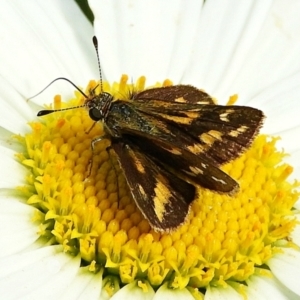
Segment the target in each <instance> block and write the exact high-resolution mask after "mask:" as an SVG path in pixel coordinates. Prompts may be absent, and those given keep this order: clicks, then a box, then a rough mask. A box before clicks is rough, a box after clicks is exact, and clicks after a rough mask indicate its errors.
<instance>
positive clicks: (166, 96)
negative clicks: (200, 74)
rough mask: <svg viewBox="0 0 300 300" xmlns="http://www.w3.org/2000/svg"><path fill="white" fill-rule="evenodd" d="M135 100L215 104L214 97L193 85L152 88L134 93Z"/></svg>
mask: <svg viewBox="0 0 300 300" xmlns="http://www.w3.org/2000/svg"><path fill="white" fill-rule="evenodd" d="M132 100H133V101H142V102H145V101H151V100H160V101H165V102H171V103H172V102H175V103H190V104H214V102H213V100H212V98H211V97H210V96H209V95H208V94H207V93H205V92H204V91H201V90H199V89H197V88H195V87H193V86H191V85H180V84H179V85H173V86H166V87H159V88H151V89H147V90H144V91H142V92H139V93H136V94H134V95H133V99H132Z"/></svg>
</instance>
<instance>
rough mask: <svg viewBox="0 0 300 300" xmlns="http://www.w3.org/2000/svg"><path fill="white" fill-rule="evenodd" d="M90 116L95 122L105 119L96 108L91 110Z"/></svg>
mask: <svg viewBox="0 0 300 300" xmlns="http://www.w3.org/2000/svg"><path fill="white" fill-rule="evenodd" d="M89 116H90V118H91V119H92V120H93V121H100V120H102V119H103V114H102V113H101V111H100V110H99V109H98V108H96V107H92V108H90V110H89Z"/></svg>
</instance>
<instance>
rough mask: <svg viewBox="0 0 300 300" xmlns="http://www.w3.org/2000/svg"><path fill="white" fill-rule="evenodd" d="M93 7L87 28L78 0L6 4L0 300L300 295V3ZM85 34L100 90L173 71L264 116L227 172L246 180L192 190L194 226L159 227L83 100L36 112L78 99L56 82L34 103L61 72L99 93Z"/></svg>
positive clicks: (159, 79)
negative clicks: (222, 190)
mask: <svg viewBox="0 0 300 300" xmlns="http://www.w3.org/2000/svg"><path fill="white" fill-rule="evenodd" d="M90 6H91V8H92V10H93V12H94V15H95V22H94V28H92V25H91V24H89V23H88V21H87V20H86V19H85V18H84V16H83V15H82V13H81V12H80V10H79V9H78V7H77V6H76V5H75V4H74V3H73V2H72V1H63V2H62V1H59V0H53V1H47V2H45V3H44V2H42V1H39V2H38V1H33V0H32V1H26V4H25V3H24V1H23V2H22V1H21V0H19V1H10V2H8V1H7V2H6V3H4V4H3V5H2V7H1V11H0V15H1V21H2V26H1V28H0V31H1V38H2V43H1V46H0V55H1V59H2V62H1V65H0V70H1V81H0V82H1V108H2V109H1V112H0V114H1V117H0V128H1V129H0V130H1V139H0V141H1V144H0V151H1V154H2V156H1V158H0V168H1V174H0V176H1V177H0V178H1V180H0V182H1V190H0V193H1V197H0V205H1V206H0V221H1V225H2V226H1V231H0V239H1V247H0V249H1V250H0V266H1V267H0V294H1V296H2V297H3V298H4V299H20V298H22V299H50V298H54V297H56V298H59V299H77V298H85V299H108V298H110V297H111V298H112V299H127V298H128V297H133V298H134V297H135V298H136V299H161V298H164V297H165V298H168V299H177V298H178V299H179V298H180V299H181V298H184V299H203V298H204V299H220V298H228V299H242V298H248V299H257V298H267V297H270V296H271V297H273V298H274V299H298V298H299V296H300V287H299V284H298V278H299V275H300V252H299V243H300V233H299V224H298V222H299V214H298V208H299V202H297V200H298V197H299V192H298V190H297V189H298V187H299V183H298V182H297V181H296V179H297V178H299V175H300V164H299V161H300V145H299V143H298V142H297V137H298V136H299V134H300V121H299V118H298V114H299V108H298V102H297V101H298V96H299V95H300V85H299V82H300V80H299V79H300V61H299V59H298V58H299V54H300V40H299V34H298V33H299V29H300V20H299V17H298V16H299V13H300V3H298V1H286V0H285V1H283V0H281V1H247V2H244V1H222V0H214V1H212V0H209V1H205V3H202V2H201V1H192V0H191V1H163V2H162V1H153V0H152V1H143V2H138V1H126V2H125V1H119V2H112V1H92V0H91V1H90ZM94 34H95V35H96V36H97V37H98V43H99V54H100V59H101V67H102V71H103V75H104V79H105V81H104V82H103V88H104V90H105V91H108V92H110V93H112V94H114V95H115V96H116V97H121V96H126V94H128V90H132V88H136V89H141V88H145V87H149V86H160V85H166V84H170V81H169V80H165V79H170V80H171V81H172V82H173V83H174V84H179V83H181V84H192V85H194V86H196V87H199V88H202V89H205V91H206V92H208V93H209V94H210V95H212V96H213V97H214V98H216V99H217V101H218V103H219V104H223V105H226V103H227V102H228V99H230V100H229V102H230V103H231V102H235V99H236V98H235V97H232V95H234V94H236V93H238V95H239V99H238V102H237V103H238V104H239V105H249V106H252V107H257V108H259V109H261V110H263V111H264V113H265V115H266V116H267V119H266V121H265V125H264V127H263V129H262V134H261V135H260V136H258V137H257V139H256V140H255V141H254V143H253V146H252V147H251V148H250V149H249V150H247V151H246V152H245V153H244V154H243V155H242V156H241V157H240V158H238V159H236V160H235V161H233V162H231V163H229V164H226V165H224V166H223V169H224V170H225V172H226V173H228V174H229V175H230V176H232V177H233V178H235V179H236V180H238V182H239V184H240V186H241V191H240V192H239V193H238V194H237V195H234V196H232V197H230V196H226V195H225V196H224V195H223V196H220V195H216V193H213V192H211V191H207V190H204V189H201V188H199V195H200V196H199V199H195V201H194V202H193V204H192V209H191V214H190V216H189V219H188V221H187V222H186V223H185V224H184V225H182V226H181V227H180V228H178V230H176V231H174V232H172V233H158V232H155V231H154V230H153V229H151V227H150V226H149V224H148V222H147V220H145V219H144V217H143V216H142V214H141V213H140V211H139V210H138V209H137V207H136V206H135V204H134V202H133V200H132V198H131V197H130V193H129V191H128V187H127V185H126V180H125V179H124V176H123V175H122V172H121V170H119V168H118V166H117V164H115V166H114V167H112V161H113V158H111V157H110V156H109V155H108V153H107V151H106V148H107V147H108V145H109V143H108V141H106V140H103V141H101V142H99V143H97V145H96V147H95V149H94V152H92V150H91V141H92V140H93V139H94V138H95V137H98V136H101V135H102V134H103V126H102V124H98V123H97V124H96V125H93V122H92V120H90V118H89V116H88V114H87V113H86V111H85V110H84V109H73V110H67V111H64V112H57V113H54V114H50V115H48V116H44V117H42V118H38V117H36V114H37V112H38V111H39V110H41V109H42V105H47V107H52V108H54V109H59V108H66V107H72V106H77V105H80V104H82V102H83V101H84V98H83V97H82V95H81V94H80V93H79V91H77V90H76V91H75V93H74V92H73V87H72V86H70V85H68V84H67V83H66V82H63V81H57V82H55V83H54V84H53V85H51V86H50V87H49V88H48V89H46V90H45V91H43V93H42V94H40V95H39V96H37V97H35V98H34V99H31V100H29V101H28V98H29V97H30V96H32V95H34V94H36V93H37V92H38V91H40V90H41V89H42V88H43V87H45V86H46V85H47V84H48V83H49V82H50V81H51V80H53V79H55V78H57V77H66V78H68V79H70V80H72V82H74V83H75V84H76V85H78V86H79V87H81V89H82V90H84V92H86V93H89V91H91V90H95V91H96V92H97V91H98V90H99V87H98V78H99V75H98V71H97V61H96V57H95V50H94V49H93V47H92V43H91V37H92V36H93V35H94ZM121 74H128V76H129V78H128V77H126V76H125V75H123V76H121ZM142 75H144V76H145V77H141V76H142ZM120 77H121V80H118V79H119V78H120ZM53 99H54V100H53ZM52 102H53V103H52ZM277 137H280V139H279V138H277ZM283 149H284V150H283ZM287 153H288V154H289V156H287ZM91 159H92V162H93V163H92V165H91V164H90V161H91ZM86 174H88V176H87V175H86ZM118 188H119V189H118Z"/></svg>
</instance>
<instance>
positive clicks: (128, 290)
mask: <svg viewBox="0 0 300 300" xmlns="http://www.w3.org/2000/svg"><path fill="white" fill-rule="evenodd" d="M143 284H146V286H147V287H146V288H145V287H144V288H143V289H142V288H140V287H139V286H138V285H139V282H138V281H137V280H135V281H134V282H131V283H129V284H127V285H125V286H124V287H123V288H122V289H120V290H119V291H118V292H116V293H115V294H114V295H113V296H112V297H111V300H123V299H129V298H130V299H131V300H135V299H136V300H140V299H145V300H151V299H153V297H154V295H155V293H154V290H153V288H152V287H151V285H150V284H149V283H148V282H147V281H146V282H143ZM145 289H147V291H145Z"/></svg>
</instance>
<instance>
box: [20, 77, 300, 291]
mask: <svg viewBox="0 0 300 300" xmlns="http://www.w3.org/2000/svg"><path fill="white" fill-rule="evenodd" d="M145 80H146V79H145V77H141V78H139V79H138V81H137V83H136V84H128V82H127V81H128V77H126V76H125V75H123V76H122V78H121V80H120V82H119V83H114V84H112V85H110V84H108V83H106V82H104V83H103V89H104V91H106V92H109V93H111V94H112V95H115V97H116V98H118V97H125V96H126V95H128V97H130V95H132V91H135V90H138V91H139V90H141V89H143V88H144V87H145ZM171 84H172V83H171V82H170V81H169V80H166V81H165V83H164V84H163V86H168V85H171ZM157 86H159V85H157ZM99 89H100V87H99V85H98V83H97V82H95V81H91V82H90V83H89V85H88V87H87V88H86V91H85V93H86V94H89V93H91V92H94V93H99ZM124 100H127V99H124ZM128 100H130V99H128ZM84 101H85V99H84V98H83V97H82V95H81V94H80V93H79V92H78V91H76V92H75V94H74V97H73V98H72V99H66V101H65V102H63V101H62V99H61V97H60V96H59V95H57V96H55V97H54V103H53V105H52V106H50V107H54V108H67V107H74V106H79V105H82V104H83V103H84ZM230 103H231V102H230ZM229 113H230V112H228V113H226V115H225V114H224V116H223V117H222V118H223V119H227V116H228V114H229ZM29 126H30V132H29V133H28V134H27V135H26V136H25V137H24V139H19V141H20V143H22V145H23V147H24V153H21V154H19V155H18V156H17V157H18V159H19V160H20V162H21V163H22V164H23V165H25V166H26V168H27V169H28V176H27V177H26V180H27V185H26V186H25V187H20V188H19V190H20V191H21V192H23V193H24V195H25V196H26V197H27V199H28V200H27V203H28V204H29V205H32V206H34V207H36V208H38V209H39V211H40V215H39V216H38V218H37V217H34V216H33V217H32V219H33V220H34V221H35V222H36V221H37V219H38V220H40V222H41V224H40V228H41V230H40V231H39V233H38V234H39V235H40V236H41V237H42V238H45V239H46V240H47V241H49V243H53V244H61V245H62V246H63V249H64V251H65V252H66V255H67V253H69V254H70V255H80V256H81V260H82V263H81V265H82V266H89V269H90V270H91V271H93V272H96V271H97V270H98V271H99V272H103V274H104V280H103V282H104V285H103V286H104V288H105V289H107V290H109V293H110V294H111V295H112V294H113V293H114V292H115V291H116V290H117V289H118V287H119V286H120V285H121V286H123V285H125V284H128V283H131V282H133V281H135V280H137V282H140V283H143V284H144V282H145V280H147V281H146V282H149V283H150V285H152V287H154V288H155V289H156V288H157V287H159V286H161V285H162V284H164V283H165V282H167V283H168V285H169V286H170V287H172V288H174V289H182V288H185V287H188V288H191V289H195V288H198V289H201V291H203V290H205V289H206V288H207V287H208V286H210V285H214V286H217V285H220V286H224V285H226V284H227V282H229V281H230V282H238V283H239V284H244V282H245V281H246V280H247V279H248V278H249V277H250V276H251V275H253V274H254V272H255V270H256V269H258V268H266V265H265V263H266V261H267V260H268V259H270V258H271V257H272V255H273V254H275V253H278V251H279V250H278V249H279V247H278V245H279V244H280V245H282V243H285V245H286V247H289V246H290V247H293V246H294V244H293V242H292V241H291V240H290V238H289V236H290V234H291V232H292V231H293V229H294V228H295V226H296V218H295V216H294V213H295V212H294V210H293V206H294V204H295V202H296V201H297V199H298V197H299V193H298V192H297V188H298V187H299V182H297V181H295V182H293V183H291V182H290V181H289V180H288V179H289V176H290V174H291V173H292V167H291V166H290V165H288V164H287V163H285V162H284V161H283V159H284V157H285V155H286V154H285V153H284V152H282V151H278V150H277V149H276V142H277V139H276V138H274V137H268V136H264V135H260V136H258V137H257V138H256V139H255V141H254V142H253V145H252V147H251V148H250V149H248V150H247V151H246V152H245V153H244V154H243V155H242V156H241V157H239V158H238V159H236V160H234V161H233V162H231V163H230V164H227V165H225V166H223V170H224V171H225V172H226V173H227V174H229V175H230V176H231V177H233V178H234V179H235V180H236V181H238V183H239V185H240V190H239V192H238V193H237V194H235V195H233V196H229V195H221V194H217V193H215V192H212V191H209V190H206V189H203V188H201V187H198V188H197V189H198V190H197V198H196V199H195V200H194V202H193V204H192V207H191V212H190V215H189V218H188V220H187V222H186V223H185V224H183V225H182V226H180V227H179V228H178V229H177V230H176V231H173V232H171V233H158V232H155V231H154V230H153V229H152V228H151V226H150V225H149V223H148V221H147V220H146V219H145V218H144V217H143V215H142V213H141V212H140V211H139V209H138V208H137V206H136V204H135V202H134V200H133V198H132V196H131V193H130V190H129V188H128V186H127V182H126V179H125V178H124V175H123V172H122V170H121V169H120V167H119V164H118V161H117V157H116V156H115V155H114V153H112V151H110V148H109V146H110V140H109V139H107V138H106V136H104V131H103V124H101V123H99V122H97V123H94V122H93V121H92V120H91V119H90V118H89V116H88V113H87V111H86V110H85V109H83V108H76V109H70V110H64V111H60V112H56V113H52V114H49V115H46V116H43V117H41V118H39V119H36V120H35V121H32V122H31V123H30V124H29ZM210 135H211V136H209V139H208V143H212V141H211V139H219V137H220V133H219V132H218V131H211V132H210ZM99 137H103V139H99ZM205 138H206V139H207V138H208V137H205ZM95 139H97V142H96V143H95V147H94V149H93V150H92V147H91V143H92V141H93V140H95ZM137 167H138V168H139V170H140V176H147V174H145V172H144V171H143V168H142V167H141V166H140V167H139V166H137ZM202 167H204V165H203V166H202ZM205 167H206V165H205ZM137 188H139V189H140V193H141V194H143V193H145V190H144V188H143V186H141V185H140V184H139V183H138V182H137ZM160 191H161V192H164V189H160ZM28 195H29V196H28ZM167 198H168V197H166V199H167ZM164 205H167V203H166V204H164ZM175 213H176V211H174V214H175ZM41 216H42V217H41ZM145 287H146V285H145Z"/></svg>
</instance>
